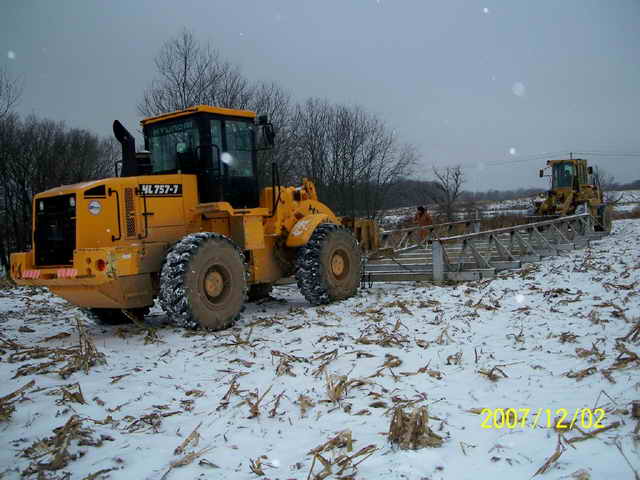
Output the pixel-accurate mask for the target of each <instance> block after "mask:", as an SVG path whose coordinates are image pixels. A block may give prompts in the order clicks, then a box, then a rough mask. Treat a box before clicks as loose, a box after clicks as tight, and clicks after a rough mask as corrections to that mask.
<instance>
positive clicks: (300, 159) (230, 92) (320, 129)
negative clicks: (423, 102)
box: [138, 30, 418, 218]
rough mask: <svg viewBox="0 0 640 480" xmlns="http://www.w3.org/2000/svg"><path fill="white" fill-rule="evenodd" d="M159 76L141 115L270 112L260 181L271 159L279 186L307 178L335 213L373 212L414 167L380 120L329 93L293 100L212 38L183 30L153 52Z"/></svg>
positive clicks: (410, 153)
mask: <svg viewBox="0 0 640 480" xmlns="http://www.w3.org/2000/svg"><path fill="white" fill-rule="evenodd" d="M155 68H156V78H155V79H154V80H153V81H152V82H151V85H150V86H149V87H148V88H147V89H146V90H145V91H144V93H143V96H142V100H141V101H140V103H139V105H138V112H139V113H140V114H141V115H143V116H153V115H158V114H161V113H164V112H170V111H174V110H180V109H184V108H188V107H190V106H192V105H198V104H206V105H216V106H220V107H227V108H238V109H249V110H254V111H256V112H258V113H259V114H267V115H269V118H270V120H271V122H272V123H273V125H274V129H275V133H276V145H275V148H274V150H272V151H270V152H265V153H261V154H260V156H259V164H260V166H261V168H260V169H259V170H260V172H261V180H262V183H263V184H268V183H269V182H270V179H269V178H268V177H269V172H270V165H271V162H272V161H276V162H277V164H278V167H279V171H280V176H281V182H282V184H284V185H290V184H296V183H298V182H299V181H300V179H301V178H302V177H306V178H309V179H311V180H312V181H313V182H314V183H315V184H316V187H317V189H318V194H319V195H320V197H321V198H322V200H323V201H324V202H326V203H327V204H328V205H329V206H330V207H331V208H332V209H333V210H334V211H336V212H337V213H338V214H339V215H358V216H366V217H371V218H373V217H375V216H376V214H377V213H378V212H379V210H380V209H381V208H383V206H384V204H385V199H386V198H387V196H388V193H389V191H390V189H391V187H392V186H393V185H394V184H395V183H396V182H397V181H398V180H400V179H401V178H403V177H405V176H408V175H410V174H411V172H412V167H413V165H415V163H416V162H417V160H418V155H417V153H416V151H415V148H414V147H413V146H412V145H410V144H408V143H406V142H403V141H401V140H400V139H399V138H398V137H397V136H396V134H395V132H394V130H392V129H391V128H390V127H389V126H388V125H386V124H385V122H384V120H383V119H382V118H380V117H379V116H377V115H375V114H373V113H371V112H368V111H366V110H365V109H363V108H362V107H360V106H353V105H342V104H336V103H333V102H330V101H329V100H326V99H318V98H310V99H307V100H304V101H301V102H295V101H294V100H293V98H292V95H291V94H290V92H288V91H287V90H286V89H285V88H284V87H282V86H281V85H279V84H277V83H274V82H265V81H256V82H252V81H250V80H248V79H247V78H245V77H244V75H243V74H242V72H241V71H240V69H239V68H238V67H237V66H236V65H234V64H233V63H231V62H229V61H227V60H225V59H224V58H223V57H222V56H221V54H220V52H218V51H217V50H216V49H214V48H213V47H212V46H211V45H210V44H203V43H201V42H199V41H198V40H197V39H196V38H195V37H194V35H193V34H192V33H191V32H190V31H188V30H183V31H182V32H181V33H180V34H179V35H178V36H177V37H175V38H173V39H170V40H169V41H167V42H166V43H165V44H164V45H163V46H162V48H161V49H160V52H159V53H158V55H157V56H156V57H155Z"/></svg>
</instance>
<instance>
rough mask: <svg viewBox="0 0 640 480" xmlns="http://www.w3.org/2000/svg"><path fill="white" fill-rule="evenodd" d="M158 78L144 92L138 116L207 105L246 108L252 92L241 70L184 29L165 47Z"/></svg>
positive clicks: (157, 61)
mask: <svg viewBox="0 0 640 480" xmlns="http://www.w3.org/2000/svg"><path fill="white" fill-rule="evenodd" d="M155 66H156V74H157V78H155V79H154V80H153V81H152V83H151V86H150V87H149V88H147V89H146V90H145V91H144V94H143V99H142V101H141V102H140V103H139V104H138V112H139V113H140V114H141V115H144V116H153V115H158V114H161V113H166V112H172V111H174V110H181V109H184V108H188V107H191V106H193V105H199V104H207V105H216V106H219V107H228V108H247V107H248V106H249V104H250V101H251V98H252V95H253V90H252V88H251V87H250V85H249V82H248V80H247V79H246V78H245V77H244V76H243V75H242V73H241V72H240V69H239V68H238V67H237V66H236V65H233V64H232V63H230V62H229V61H226V60H224V59H223V58H222V56H221V55H220V52H218V51H217V50H216V49H214V48H213V47H212V46H211V45H210V44H208V43H207V44H205V45H202V44H201V43H200V42H199V41H198V40H196V38H195V37H194V35H193V33H192V32H190V31H189V30H187V29H184V30H183V31H182V32H181V33H180V34H179V35H178V36H177V37H176V38H173V39H171V40H169V41H167V42H165V43H164V45H163V46H162V48H161V49H160V52H159V53H158V55H157V56H156V57H155Z"/></svg>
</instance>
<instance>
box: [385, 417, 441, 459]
mask: <svg viewBox="0 0 640 480" xmlns="http://www.w3.org/2000/svg"><path fill="white" fill-rule="evenodd" d="M428 423H429V415H428V413H427V407H424V406H423V407H418V408H416V409H414V411H413V412H411V413H410V414H406V413H405V412H404V409H403V408H402V407H396V408H395V409H394V411H393V416H392V417H391V424H390V425H389V436H388V438H389V441H390V442H391V443H392V444H393V445H396V446H398V447H400V448H401V449H403V450H406V449H411V450H417V449H419V448H424V447H440V446H442V443H443V438H442V437H441V436H439V435H438V434H436V433H434V432H433V430H431V428H430V427H429V425H428Z"/></svg>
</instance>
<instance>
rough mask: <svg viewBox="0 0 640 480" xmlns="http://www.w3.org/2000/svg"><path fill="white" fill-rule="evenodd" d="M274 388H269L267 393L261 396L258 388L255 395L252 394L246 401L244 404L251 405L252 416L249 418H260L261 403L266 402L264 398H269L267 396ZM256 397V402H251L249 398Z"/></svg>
mask: <svg viewBox="0 0 640 480" xmlns="http://www.w3.org/2000/svg"><path fill="white" fill-rule="evenodd" d="M272 387H273V385H271V386H270V387H269V388H267V391H266V392H264V393H263V394H262V395H260V392H259V391H258V389H257V388H256V391H255V393H250V394H249V395H248V396H247V397H246V398H245V399H244V402H242V403H246V404H247V405H249V411H250V413H251V414H250V415H249V416H248V417H247V418H256V417H259V416H260V403H261V402H262V400H264V397H266V396H267V394H268V393H269V392H270V391H271V388H272ZM252 396H253V397H255V399H256V400H255V401H253V400H251V399H250V398H249V397H252Z"/></svg>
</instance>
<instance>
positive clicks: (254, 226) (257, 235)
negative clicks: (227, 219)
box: [231, 215, 264, 250]
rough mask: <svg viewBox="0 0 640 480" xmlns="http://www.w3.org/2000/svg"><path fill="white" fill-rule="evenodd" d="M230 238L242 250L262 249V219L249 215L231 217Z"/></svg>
mask: <svg viewBox="0 0 640 480" xmlns="http://www.w3.org/2000/svg"><path fill="white" fill-rule="evenodd" d="M231 238H232V239H233V241H234V242H236V243H237V244H238V245H239V246H240V248H242V249H244V250H256V249H260V248H264V228H263V226H262V217H257V216H251V215H236V216H234V217H231Z"/></svg>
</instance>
